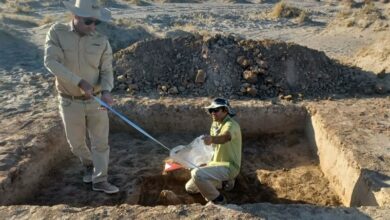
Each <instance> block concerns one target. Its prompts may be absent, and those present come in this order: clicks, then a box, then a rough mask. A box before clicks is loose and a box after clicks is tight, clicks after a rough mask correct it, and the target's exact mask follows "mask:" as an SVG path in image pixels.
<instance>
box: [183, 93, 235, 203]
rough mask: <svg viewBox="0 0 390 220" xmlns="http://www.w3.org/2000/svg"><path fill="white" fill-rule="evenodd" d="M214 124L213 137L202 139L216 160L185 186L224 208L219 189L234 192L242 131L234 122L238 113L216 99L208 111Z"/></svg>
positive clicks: (223, 198) (195, 170)
mask: <svg viewBox="0 0 390 220" xmlns="http://www.w3.org/2000/svg"><path fill="white" fill-rule="evenodd" d="M206 109H207V110H208V112H209V113H210V115H211V117H212V119H213V123H212V124H211V129H210V135H206V136H205V137H204V139H203V141H204V143H205V144H206V145H210V144H212V146H213V147H214V156H213V159H212V161H211V162H209V163H208V164H207V166H204V167H200V168H195V169H193V170H192V171H191V179H190V180H189V181H188V182H187V183H186V190H187V192H189V193H198V192H200V193H201V194H202V195H203V197H204V198H205V199H206V200H207V201H210V202H212V203H214V204H225V203H226V198H225V197H224V196H223V195H222V194H221V193H220V192H219V191H218V189H221V188H223V189H225V190H226V191H229V190H232V189H233V187H234V180H235V178H236V177H237V175H238V173H239V172H240V167H241V146H242V140H241V129H240V125H239V124H238V123H237V122H236V121H235V120H234V119H233V118H232V117H233V116H234V115H235V112H234V111H233V109H232V108H231V107H230V104H229V101H228V100H226V99H223V98H217V99H214V100H213V101H212V103H211V104H210V105H209V106H207V107H206Z"/></svg>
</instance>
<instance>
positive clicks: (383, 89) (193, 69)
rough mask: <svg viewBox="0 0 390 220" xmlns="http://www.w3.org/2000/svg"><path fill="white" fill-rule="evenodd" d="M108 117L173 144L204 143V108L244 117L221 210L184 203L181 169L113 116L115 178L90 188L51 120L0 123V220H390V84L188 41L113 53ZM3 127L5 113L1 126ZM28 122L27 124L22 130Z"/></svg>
mask: <svg viewBox="0 0 390 220" xmlns="http://www.w3.org/2000/svg"><path fill="white" fill-rule="evenodd" d="M114 62H115V65H114V67H115V90H114V96H115V99H116V100H117V102H116V104H115V105H114V108H115V109H117V110H118V111H120V112H123V113H124V114H125V115H126V116H127V117H129V118H130V119H131V120H133V121H134V122H135V123H137V124H139V125H140V126H141V127H142V128H144V129H145V130H146V131H148V132H150V134H152V135H153V136H155V137H156V138H157V139H158V140H160V141H161V142H162V143H165V144H166V145H167V146H169V147H171V148H172V147H174V146H177V145H182V144H188V143H189V142H190V141H191V140H193V139H194V138H195V137H197V136H199V135H201V134H204V133H208V129H209V125H210V117H209V116H208V115H207V114H206V112H205V111H204V109H203V106H205V105H207V104H208V103H209V101H210V99H211V98H213V97H218V96H223V97H227V98H229V99H230V100H231V103H232V106H233V107H234V108H235V109H236V110H237V111H238V115H237V116H236V117H237V120H238V121H239V123H240V125H241V128H242V133H243V137H244V139H243V140H244V141H243V163H242V171H241V173H240V175H239V176H238V178H237V184H236V186H235V187H234V189H233V191H230V192H225V191H222V193H223V194H224V195H225V196H226V197H227V198H228V202H229V204H227V205H223V206H216V205H210V206H204V204H205V201H204V200H203V199H202V197H201V196H200V195H188V194H187V193H186V192H185V191H184V184H185V182H186V181H187V180H188V179H189V171H188V170H180V171H176V172H172V173H164V172H162V170H163V167H164V160H166V159H168V155H169V152H168V151H167V150H166V149H163V148H161V147H160V146H159V145H157V144H156V143H154V142H152V141H151V140H148V139H147V138H145V137H144V136H142V135H140V134H139V133H138V132H136V131H135V130H134V129H133V128H131V127H129V126H128V125H127V124H125V123H124V122H123V121H121V120H120V119H119V118H118V117H117V116H116V115H114V114H112V113H110V128H111V134H110V145H111V155H110V181H112V182H113V183H114V184H116V185H118V186H119V187H120V189H121V190H120V192H119V193H118V194H116V195H105V194H102V193H98V192H93V191H91V185H88V184H84V183H82V181H81V171H82V167H81V165H80V164H79V162H78V160H77V158H74V156H72V155H71V153H70V150H69V147H68V145H67V143H66V139H65V136H64V130H63V126H62V124H61V120H60V118H59V115H58V113H57V111H56V110H55V108H54V109H53V111H52V112H35V113H29V112H20V113H19V114H18V117H9V118H7V120H2V121H1V122H0V125H1V126H2V127H3V128H7V129H2V130H1V133H0V137H1V142H0V146H1V148H2V153H1V155H0V195H1V197H0V204H1V205H2V206H0V216H1V218H4V219H27V218H28V219H31V218H32V219H34V218H48V219H49V218H58V217H59V216H61V218H65V219H68V218H69V219H79V218H86V219H91V218H94V219H96V218H107V219H112V218H114V219H116V218H124V219H128V218H140V219H143V218H152V219H168V218H169V219H172V218H186V219H199V218H201V219H209V218H211V219H221V218H222V219H225V218H228V219H244V218H245V219H281V218H283V219H286V218H288V219H290V218H291V219H386V218H388V216H390V209H389V207H390V154H389V152H390V119H389V116H390V98H389V92H390V85H389V84H390V77H389V74H388V73H387V74H386V73H384V74H381V75H374V74H373V73H371V72H367V71H362V70H361V69H358V68H354V67H350V66H346V65H343V64H341V63H338V62H337V61H335V60H332V59H330V58H329V57H327V56H326V55H325V54H324V53H323V52H319V51H316V50H313V49H309V48H306V47H303V46H300V45H296V44H292V43H285V42H281V41H272V40H261V41H255V40H244V39H240V38H237V37H235V36H231V35H230V36H222V35H213V36H201V35H194V34H185V36H181V37H175V38H169V39H154V40H145V41H140V42H137V43H135V44H133V45H132V46H130V47H128V48H126V49H123V50H119V51H118V52H117V53H116V54H115V61H114ZM4 117H5V116H4ZM26 118H28V120H25V119H26Z"/></svg>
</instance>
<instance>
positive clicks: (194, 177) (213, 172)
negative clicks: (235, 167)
mask: <svg viewBox="0 0 390 220" xmlns="http://www.w3.org/2000/svg"><path fill="white" fill-rule="evenodd" d="M229 172H230V171H229V169H228V168H226V167H224V166H206V167H200V168H195V169H193V170H192V171H191V179H190V180H189V181H188V182H187V183H186V191H187V192H189V193H199V192H200V193H201V194H202V196H203V197H204V198H205V199H206V200H207V201H211V200H214V199H216V198H217V197H218V195H219V191H218V189H221V188H222V181H227V180H229Z"/></svg>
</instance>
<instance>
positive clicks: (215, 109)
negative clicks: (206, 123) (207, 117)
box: [209, 108, 222, 114]
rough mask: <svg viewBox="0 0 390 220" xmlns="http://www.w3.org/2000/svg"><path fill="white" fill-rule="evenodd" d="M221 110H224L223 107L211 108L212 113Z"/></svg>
mask: <svg viewBox="0 0 390 220" xmlns="http://www.w3.org/2000/svg"><path fill="white" fill-rule="evenodd" d="M221 110H222V108H209V113H210V114H211V113H213V112H215V113H217V112H219V111H221Z"/></svg>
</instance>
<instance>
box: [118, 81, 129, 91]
mask: <svg viewBox="0 0 390 220" xmlns="http://www.w3.org/2000/svg"><path fill="white" fill-rule="evenodd" d="M118 89H119V90H126V89H127V85H126V84H124V83H121V84H119V86H118Z"/></svg>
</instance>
